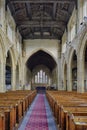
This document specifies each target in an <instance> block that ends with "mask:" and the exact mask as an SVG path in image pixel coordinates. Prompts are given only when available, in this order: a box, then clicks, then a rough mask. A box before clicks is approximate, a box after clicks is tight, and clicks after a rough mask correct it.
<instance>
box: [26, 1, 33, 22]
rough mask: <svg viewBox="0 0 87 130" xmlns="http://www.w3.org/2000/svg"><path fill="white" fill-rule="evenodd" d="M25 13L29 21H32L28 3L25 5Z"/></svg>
mask: <svg viewBox="0 0 87 130" xmlns="http://www.w3.org/2000/svg"><path fill="white" fill-rule="evenodd" d="M26 12H27V16H28V17H29V19H30V20H31V19H32V13H31V6H30V3H26Z"/></svg>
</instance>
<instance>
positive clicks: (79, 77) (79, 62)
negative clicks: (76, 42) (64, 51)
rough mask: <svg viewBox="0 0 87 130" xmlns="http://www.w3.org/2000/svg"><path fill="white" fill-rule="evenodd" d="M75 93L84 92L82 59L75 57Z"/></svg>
mask: <svg viewBox="0 0 87 130" xmlns="http://www.w3.org/2000/svg"><path fill="white" fill-rule="evenodd" d="M77 68H78V69H77V92H80V93H83V92H84V58H83V59H81V58H80V56H78V57H77Z"/></svg>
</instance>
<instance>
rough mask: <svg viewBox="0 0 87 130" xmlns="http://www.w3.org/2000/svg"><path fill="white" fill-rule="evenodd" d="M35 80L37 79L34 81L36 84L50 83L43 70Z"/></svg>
mask: <svg viewBox="0 0 87 130" xmlns="http://www.w3.org/2000/svg"><path fill="white" fill-rule="evenodd" d="M34 79H35V81H34V82H35V83H48V76H47V74H46V73H45V72H44V71H43V70H40V71H39V72H37V74H36V75H35V77H34Z"/></svg>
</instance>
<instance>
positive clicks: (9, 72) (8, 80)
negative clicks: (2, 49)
mask: <svg viewBox="0 0 87 130" xmlns="http://www.w3.org/2000/svg"><path fill="white" fill-rule="evenodd" d="M11 77H12V59H11V55H10V52H9V51H8V53H7V58H6V73H5V84H6V90H11V89H12V82H11V81H12V80H11Z"/></svg>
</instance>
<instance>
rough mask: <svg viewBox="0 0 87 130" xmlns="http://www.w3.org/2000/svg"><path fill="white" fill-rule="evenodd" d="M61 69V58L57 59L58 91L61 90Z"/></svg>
mask: <svg viewBox="0 0 87 130" xmlns="http://www.w3.org/2000/svg"><path fill="white" fill-rule="evenodd" d="M61 69H62V68H61V58H58V90H63V86H62V74H61V73H62V71H61Z"/></svg>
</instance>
